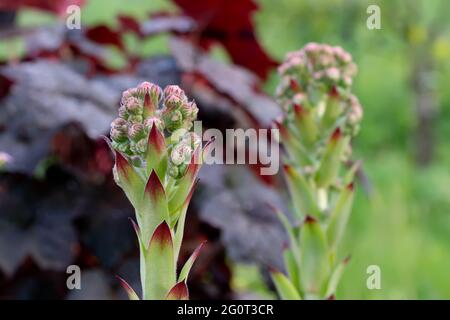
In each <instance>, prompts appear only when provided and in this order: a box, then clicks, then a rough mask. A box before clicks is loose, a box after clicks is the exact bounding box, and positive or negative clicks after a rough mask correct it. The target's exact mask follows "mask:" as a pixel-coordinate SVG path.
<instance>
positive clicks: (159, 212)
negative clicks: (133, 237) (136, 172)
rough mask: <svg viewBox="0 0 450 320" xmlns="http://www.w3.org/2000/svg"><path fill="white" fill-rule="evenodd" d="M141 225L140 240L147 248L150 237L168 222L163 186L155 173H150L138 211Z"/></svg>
mask: <svg viewBox="0 0 450 320" xmlns="http://www.w3.org/2000/svg"><path fill="white" fill-rule="evenodd" d="M138 215H139V218H140V225H141V239H142V242H143V243H144V245H145V246H146V247H147V246H148V242H149V240H150V236H151V235H152V234H153V232H154V230H155V229H156V227H157V226H158V225H159V224H160V223H161V222H163V221H165V220H166V221H168V219H169V211H168V208H167V198H166V192H165V190H164V186H163V185H162V183H161V180H159V177H158V174H157V173H156V172H155V171H152V172H151V173H150V176H149V178H148V181H147V184H146V185H145V189H144V196H143V198H142V201H141V206H140V208H139V211H138Z"/></svg>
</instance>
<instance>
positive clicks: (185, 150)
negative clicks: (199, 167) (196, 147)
mask: <svg viewBox="0 0 450 320" xmlns="http://www.w3.org/2000/svg"><path fill="white" fill-rule="evenodd" d="M191 156H192V148H191V147H190V146H188V145H186V144H183V143H180V144H179V145H177V146H175V147H174V148H173V150H172V152H171V154H170V160H171V161H172V163H173V164H174V165H176V166H179V165H181V164H183V163H188V162H189V161H190V160H191Z"/></svg>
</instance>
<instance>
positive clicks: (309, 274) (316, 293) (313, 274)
mask: <svg viewBox="0 0 450 320" xmlns="http://www.w3.org/2000/svg"><path fill="white" fill-rule="evenodd" d="M279 73H280V76H281V82H280V85H279V87H278V89H277V98H278V100H279V103H280V105H281V107H282V108H283V113H284V116H283V119H281V120H279V121H277V122H276V124H277V126H278V128H279V130H280V138H281V141H282V143H283V145H284V147H285V150H286V157H285V160H284V162H285V164H284V166H283V168H284V174H285V177H286V180H287V184H288V187H289V191H290V195H291V198H292V211H293V218H294V220H295V221H296V223H294V224H292V223H290V222H289V220H288V219H286V217H285V216H284V215H283V214H282V213H280V212H278V216H279V217H280V219H281V221H282V223H283V225H284V226H285V228H286V230H287V232H288V235H289V245H288V246H287V248H286V249H285V252H284V257H285V266H286V270H287V276H286V275H284V274H283V273H281V272H279V271H276V270H272V278H273V280H274V283H275V285H276V288H277V290H278V292H279V294H280V296H281V297H282V298H284V299H301V298H303V299H322V298H331V297H334V294H335V290H336V287H337V284H338V282H339V278H340V275H341V273H342V270H343V267H344V265H345V264H346V262H347V260H348V259H342V260H339V259H338V256H337V252H336V250H337V247H338V244H339V242H340V240H341V238H342V236H343V234H344V232H345V228H346V224H347V221H348V219H349V215H350V211H351V207H352V202H353V194H354V185H353V179H354V174H355V171H356V169H357V165H354V166H352V167H350V168H348V167H346V166H345V165H344V164H345V163H346V162H348V160H349V157H350V155H351V147H350V140H351V138H352V137H353V136H354V135H355V134H356V133H357V132H358V129H359V123H360V121H361V118H362V109H361V106H360V104H359V102H358V99H357V98H356V97H355V96H354V95H353V94H352V93H351V87H352V77H353V76H354V75H355V73H356V66H355V64H354V63H353V62H352V58H351V56H350V54H348V53H347V52H345V51H344V50H343V49H342V48H340V47H331V46H329V45H322V44H316V43H310V44H308V45H306V46H305V47H304V48H303V49H301V50H299V51H296V52H292V53H289V54H288V55H287V58H286V60H285V61H284V63H283V64H282V65H281V66H280V67H279Z"/></svg>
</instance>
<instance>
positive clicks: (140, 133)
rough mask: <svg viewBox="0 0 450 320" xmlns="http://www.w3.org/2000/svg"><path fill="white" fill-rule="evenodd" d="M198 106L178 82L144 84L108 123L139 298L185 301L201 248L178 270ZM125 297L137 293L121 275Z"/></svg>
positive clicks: (198, 149)
mask: <svg viewBox="0 0 450 320" xmlns="http://www.w3.org/2000/svg"><path fill="white" fill-rule="evenodd" d="M197 112H198V109H197V106H196V105H195V103H194V102H191V101H188V99H187V97H186V95H185V93H184V91H183V90H181V89H180V88H179V87H178V86H175V85H171V86H167V87H166V88H165V89H164V91H163V90H162V89H161V88H160V87H159V86H157V85H155V84H152V83H148V82H144V83H142V84H140V85H139V86H138V87H137V88H132V89H129V90H127V91H125V92H124V93H123V95H122V100H121V106H120V108H119V117H118V118H117V119H115V120H114V121H113V122H112V124H111V134H110V135H111V140H112V141H111V147H112V149H113V151H114V153H115V159H116V160H115V166H114V168H113V173H114V178H115V181H116V183H117V184H118V185H119V186H120V187H121V188H122V189H123V191H124V192H125V194H126V196H127V197H128V199H129V200H130V202H131V204H132V205H133V207H134V209H135V213H136V221H137V223H135V222H134V221H133V220H132V221H133V226H134V228H135V231H136V234H137V238H138V241H139V249H140V275H141V284H142V293H143V294H142V298H143V299H187V298H188V290H187V286H186V280H187V277H188V274H189V270H190V268H191V266H192V264H193V263H194V260H195V259H196V257H197V255H198V253H199V250H200V248H201V244H200V246H199V247H198V248H197V249H196V250H195V251H194V253H193V254H192V256H191V257H190V258H189V259H188V261H187V262H186V264H185V265H184V267H183V268H182V269H181V271H180V272H178V273H177V260H178V255H179V252H180V247H181V242H182V239H183V231H184V224H185V218H186V211H187V207H188V205H189V201H190V199H191V196H192V193H193V190H194V187H195V184H196V177H197V174H198V171H199V169H200V165H201V160H202V157H203V152H204V148H202V145H201V138H200V137H199V136H197V135H196V134H195V133H194V132H192V131H190V129H191V128H192V124H193V121H194V120H195V119H196V116H197ZM120 280H121V282H122V284H123V286H124V288H125V289H126V291H127V293H128V295H129V297H130V299H139V297H138V296H137V294H136V293H135V291H134V290H133V289H132V288H131V287H130V286H129V285H128V284H127V283H126V282H125V281H124V280H123V279H120Z"/></svg>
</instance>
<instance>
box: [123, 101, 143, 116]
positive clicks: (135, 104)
mask: <svg viewBox="0 0 450 320" xmlns="http://www.w3.org/2000/svg"><path fill="white" fill-rule="evenodd" d="M124 106H125V108H126V109H127V111H128V112H129V113H130V114H133V115H138V114H141V113H142V105H141V102H140V101H139V99H138V98H136V97H131V98H128V99H127V100H126V101H125V104H124Z"/></svg>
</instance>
